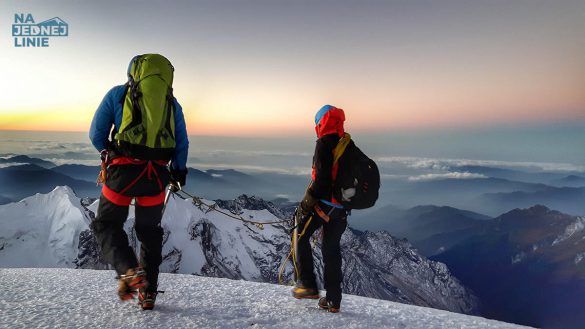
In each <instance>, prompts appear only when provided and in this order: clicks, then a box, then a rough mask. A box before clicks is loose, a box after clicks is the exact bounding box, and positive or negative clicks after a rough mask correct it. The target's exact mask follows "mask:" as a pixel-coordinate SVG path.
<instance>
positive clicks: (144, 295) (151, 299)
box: [138, 289, 158, 310]
mask: <svg viewBox="0 0 585 329" xmlns="http://www.w3.org/2000/svg"><path fill="white" fill-rule="evenodd" d="M157 294H158V292H157V291H146V290H145V289H140V290H139V291H138V305H140V307H142V309H143V310H152V309H153V308H154V303H155V302H156V295H157Z"/></svg>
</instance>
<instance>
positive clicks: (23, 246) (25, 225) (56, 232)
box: [0, 186, 89, 267]
mask: <svg viewBox="0 0 585 329" xmlns="http://www.w3.org/2000/svg"><path fill="white" fill-rule="evenodd" d="M0 213H2V223H1V225H2V226H1V227H2V229H1V230H0V264H1V265H2V267H30V266H39V267H71V266H73V265H74V260H75V258H76V257H77V246H78V241H79V234H80V233H81V232H82V231H84V230H86V229H88V225H89V218H88V217H87V215H86V212H85V211H84V209H83V208H82V206H81V204H80V200H79V199H78V198H77V197H76V196H75V194H74V193H73V191H72V190H71V189H70V188H69V187H66V186H59V187H56V188H55V189H54V190H53V191H52V192H50V193H47V194H36V195H33V196H31V197H28V198H25V199H23V200H21V201H19V202H14V203H10V204H6V205H2V206H0Z"/></svg>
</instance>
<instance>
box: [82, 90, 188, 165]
mask: <svg viewBox="0 0 585 329" xmlns="http://www.w3.org/2000/svg"><path fill="white" fill-rule="evenodd" d="M125 88H126V87H125V86H124V85H121V86H115V87H114V88H112V89H110V91H108V93H107V94H106V96H105V97H104V99H103V100H102V102H101V104H100V106H99V107H98V108H97V110H96V111H95V115H94V116H93V120H92V121H91V127H90V129H89V139H91V142H92V144H93V146H95V148H96V149H97V150H98V151H100V152H101V151H102V150H105V149H106V148H107V143H108V137H109V136H110V131H111V130H112V125H114V129H116V131H117V130H118V128H119V127H120V125H121V124H122V109H123V104H122V102H120V100H121V99H122V96H123V95H124V91H125ZM174 100H175V116H174V117H175V142H176V147H175V154H174V156H173V159H172V162H171V169H173V170H186V169H187V152H188V150H189V140H188V138H187V127H186V125H185V118H184V117H183V108H182V107H181V105H179V102H177V99H174Z"/></svg>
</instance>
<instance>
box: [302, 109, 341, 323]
mask: <svg viewBox="0 0 585 329" xmlns="http://www.w3.org/2000/svg"><path fill="white" fill-rule="evenodd" d="M344 121H345V113H344V112H343V110H342V109H340V108H337V107H335V106H332V105H325V106H323V107H322V108H321V109H320V110H319V111H318V112H317V114H316V115H315V132H316V133H317V137H318V140H317V143H316V146H315V154H314V156H313V171H312V175H311V176H312V181H311V184H310V185H309V187H308V188H307V191H306V192H305V196H304V198H303V200H302V201H301V204H300V205H299V208H298V213H297V219H298V230H299V232H302V233H301V234H300V235H299V236H298V239H297V246H296V258H297V263H298V269H299V273H298V277H297V284H296V286H295V288H294V289H293V296H294V297H295V298H314V299H317V298H319V290H318V289H317V280H316V277H315V272H314V269H313V255H312V252H311V245H310V243H309V241H310V238H311V235H313V233H314V232H315V231H316V230H317V229H319V228H320V227H323V243H322V252H323V262H324V270H323V282H324V285H325V287H324V288H325V290H327V294H326V296H325V297H322V298H320V299H319V307H321V308H323V309H326V310H328V311H329V312H332V313H337V312H339V308H340V305H341V281H342V272H341V247H340V240H341V235H342V234H343V232H344V231H345V229H346V227H347V214H348V213H347V211H346V209H344V207H343V206H342V205H341V204H339V203H338V202H337V201H336V200H335V198H334V197H333V195H332V187H333V182H334V180H335V177H336V176H337V169H338V168H337V164H334V161H333V151H334V149H335V146H337V143H338V142H339V140H340V139H341V138H342V137H343V136H344V134H345V130H344V128H343V122H344Z"/></svg>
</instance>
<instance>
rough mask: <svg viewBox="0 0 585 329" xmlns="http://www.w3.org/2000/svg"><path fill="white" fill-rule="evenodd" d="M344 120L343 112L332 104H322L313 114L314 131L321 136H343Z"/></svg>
mask: <svg viewBox="0 0 585 329" xmlns="http://www.w3.org/2000/svg"><path fill="white" fill-rule="evenodd" d="M344 121H345V113H344V112H343V110H342V109H339V108H337V107H335V106H332V105H325V106H323V107H322V108H321V109H320V110H319V111H318V112H317V114H316V115H315V125H316V126H315V132H316V133H317V137H318V138H321V137H323V136H325V135H329V134H337V135H338V136H339V137H343V135H344V134H345V131H344V129H343V122H344Z"/></svg>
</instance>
